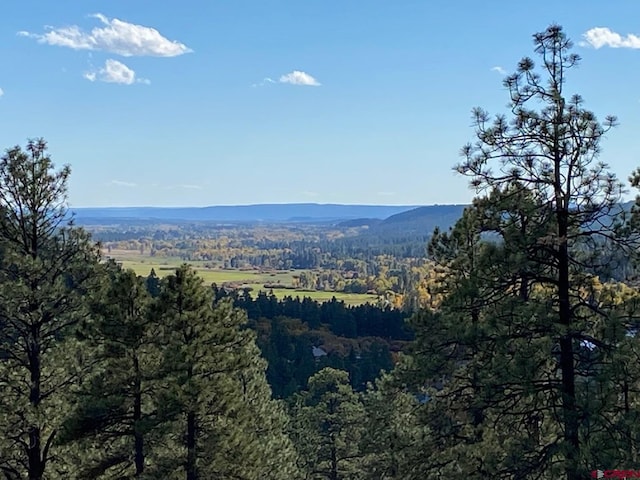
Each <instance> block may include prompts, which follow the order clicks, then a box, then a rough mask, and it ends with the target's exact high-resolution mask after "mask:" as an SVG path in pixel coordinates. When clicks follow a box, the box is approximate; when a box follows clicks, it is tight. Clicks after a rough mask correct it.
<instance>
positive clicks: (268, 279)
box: [110, 251, 377, 305]
mask: <svg viewBox="0 0 640 480" xmlns="http://www.w3.org/2000/svg"><path fill="white" fill-rule="evenodd" d="M118 253H119V252H113V251H112V252H111V254H110V257H111V258H113V259H114V260H115V261H117V262H120V263H121V264H122V266H123V267H124V268H130V269H132V270H133V271H135V272H136V273H137V274H138V275H142V276H147V275H149V272H151V269H152V268H153V269H154V270H155V272H156V274H157V275H158V276H159V277H163V276H165V275H168V274H170V273H172V272H173V271H174V270H175V268H176V267H178V266H180V265H181V264H182V263H185V262H183V261H182V260H181V259H179V258H152V257H148V256H141V255H139V254H138V255H136V254H135V253H133V252H128V254H126V255H119V254H118ZM186 263H189V264H190V265H191V266H192V267H193V268H194V269H195V270H196V271H197V272H198V275H200V277H202V278H203V279H204V281H205V282H206V283H208V284H210V283H216V284H218V285H221V284H223V283H227V282H233V283H237V284H243V285H245V286H248V287H251V288H252V289H253V290H252V295H254V296H255V295H256V294H257V293H258V292H259V291H268V290H270V289H269V288H265V287H264V285H265V284H271V283H280V284H282V285H291V284H292V283H293V277H294V275H299V274H300V273H301V270H288V271H273V272H265V271H257V270H222V269H212V268H206V267H205V266H204V263H205V262H186ZM273 293H274V294H275V295H276V296H277V297H278V298H282V297H285V296H291V297H294V298H295V297H296V296H298V297H300V298H303V297H309V298H312V299H313V300H316V301H319V302H325V301H329V300H331V299H332V298H333V297H336V298H337V299H338V300H342V301H344V302H345V304H348V305H360V304H363V303H367V302H371V303H373V302H375V301H376V300H377V297H376V296H375V295H367V294H357V293H343V292H325V291H307V290H304V291H298V290H292V289H284V288H274V289H273Z"/></svg>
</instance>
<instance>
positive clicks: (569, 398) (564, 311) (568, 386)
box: [558, 205, 580, 480]
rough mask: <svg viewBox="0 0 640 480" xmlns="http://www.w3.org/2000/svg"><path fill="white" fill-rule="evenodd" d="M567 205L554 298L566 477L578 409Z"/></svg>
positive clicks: (575, 444) (575, 451) (576, 451)
mask: <svg viewBox="0 0 640 480" xmlns="http://www.w3.org/2000/svg"><path fill="white" fill-rule="evenodd" d="M567 208H568V205H564V206H562V207H560V210H559V211H558V236H559V242H560V244H559V246H558V300H559V303H560V308H559V310H560V311H559V313H560V318H559V320H560V324H561V325H562V327H563V328H564V329H565V331H564V332H563V333H562V336H561V337H560V371H561V374H562V416H563V426H564V440H565V446H566V464H565V473H566V476H567V480H578V479H579V476H578V462H577V461H578V458H579V457H580V438H579V436H578V412H577V410H576V384H575V365H574V354H573V335H572V332H571V323H572V322H571V320H572V319H571V317H572V314H571V304H570V297H569V250H568V245H567V235H568V226H567V215H568V212H567V211H566V209H567Z"/></svg>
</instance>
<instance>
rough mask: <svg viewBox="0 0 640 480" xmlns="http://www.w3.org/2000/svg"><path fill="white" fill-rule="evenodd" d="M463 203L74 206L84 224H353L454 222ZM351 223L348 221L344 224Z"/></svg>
mask: <svg viewBox="0 0 640 480" xmlns="http://www.w3.org/2000/svg"><path fill="white" fill-rule="evenodd" d="M463 208H464V206H462V205H430V206H415V205H341V204H317V203H291V204H258V205H237V206H230V205H224V206H211V207H179V208H167V207H112V208H74V209H73V211H74V213H75V215H76V221H77V223H79V224H85V225H100V224H113V223H135V222H142V223H146V222H157V221H166V222H185V221H186V222H231V223H235V222H276V223H290V222H300V223H318V222H323V223H324V222H330V223H334V222H335V223H340V222H353V224H354V226H355V225H357V224H360V225H371V226H373V225H375V224H378V223H379V224H382V223H384V222H381V221H382V220H386V221H388V222H389V223H391V224H394V223H398V222H400V223H406V222H409V223H415V222H416V221H417V222H418V223H421V222H423V221H424V220H425V219H426V218H431V219H440V220H444V221H445V223H447V224H450V223H453V222H454V221H455V220H456V219H457V218H458V217H459V215H460V213H461V212H462V209H463ZM345 226H349V225H345Z"/></svg>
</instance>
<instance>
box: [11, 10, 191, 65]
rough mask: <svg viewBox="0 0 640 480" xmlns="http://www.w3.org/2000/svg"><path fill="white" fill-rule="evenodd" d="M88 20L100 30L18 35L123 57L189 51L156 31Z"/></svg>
mask: <svg viewBox="0 0 640 480" xmlns="http://www.w3.org/2000/svg"><path fill="white" fill-rule="evenodd" d="M91 16H92V17H93V18H97V19H98V20H99V21H100V22H101V23H102V26H101V27H95V28H93V29H92V30H91V31H90V32H87V31H84V30H83V29H82V28H81V27H79V26H77V25H72V26H70V27H62V28H53V27H46V29H47V31H46V32H45V33H43V34H38V33H31V32H24V31H22V32H18V35H20V36H23V37H28V38H34V39H36V40H37V41H38V42H39V43H45V44H47V45H54V46H58V47H67V48H72V49H74V50H96V51H104V52H109V53H115V54H117V55H122V56H124V57H132V56H151V57H175V56H178V55H183V54H185V53H189V52H191V51H192V50H191V49H190V48H189V47H187V46H186V45H185V44H183V43H180V42H178V41H175V40H169V39H168V38H166V37H164V36H162V35H161V34H160V32H158V30H156V29H155V28H151V27H145V26H143V25H136V24H134V23H128V22H125V21H122V20H119V19H117V18H113V19H110V18H108V17H106V16H105V15H102V14H100V13H98V14H95V15H91Z"/></svg>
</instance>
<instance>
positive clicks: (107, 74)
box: [84, 58, 150, 85]
mask: <svg viewBox="0 0 640 480" xmlns="http://www.w3.org/2000/svg"><path fill="white" fill-rule="evenodd" d="M84 78H86V79H87V80H90V81H92V82H95V81H96V80H98V81H100V82H107V83H119V84H122V85H132V84H134V83H145V84H149V83H150V82H149V80H147V79H145V78H137V77H136V72H134V71H133V70H131V69H130V68H129V67H127V66H126V65H125V64H124V63H121V62H119V61H117V60H113V59H111V58H110V59H108V60H107V61H106V62H105V64H104V67H102V68H100V69H99V70H94V71H90V72H86V73H85V74H84Z"/></svg>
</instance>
